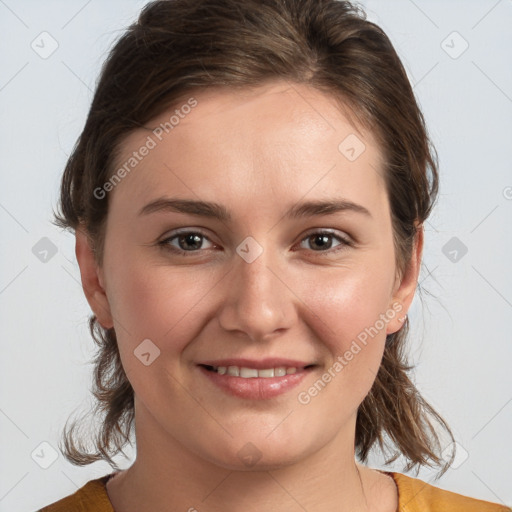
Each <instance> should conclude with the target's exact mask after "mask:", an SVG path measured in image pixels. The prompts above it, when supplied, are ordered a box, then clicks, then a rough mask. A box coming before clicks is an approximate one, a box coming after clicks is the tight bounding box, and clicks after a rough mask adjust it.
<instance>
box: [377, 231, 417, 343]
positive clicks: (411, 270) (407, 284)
mask: <svg viewBox="0 0 512 512" xmlns="http://www.w3.org/2000/svg"><path fill="white" fill-rule="evenodd" d="M422 254H423V225H422V224H419V225H417V226H416V239H415V243H414V246H413V250H412V253H411V259H410V260H409V263H408V265H407V268H406V269H405V272H404V275H403V276H402V280H401V282H400V285H399V287H398V289H397V290H396V291H395V293H394V294H393V298H392V301H391V303H390V306H389V307H390V308H392V309H394V310H395V311H397V304H400V306H399V307H400V310H399V311H398V312H397V314H396V316H395V317H394V318H393V320H391V321H390V322H389V323H388V325H387V329H386V334H392V333H394V332H396V331H398V330H399V329H401V327H402V326H403V324H404V322H405V319H406V316H407V312H408V311H409V307H410V306H411V303H412V301H413V299H414V294H415V292H416V287H417V284H418V276H419V273H420V269H421V258H422ZM393 304H395V306H394V307H393V306H392V305H393Z"/></svg>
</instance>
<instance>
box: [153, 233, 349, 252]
mask: <svg viewBox="0 0 512 512" xmlns="http://www.w3.org/2000/svg"><path fill="white" fill-rule="evenodd" d="M183 235H199V236H200V237H202V238H203V239H206V240H208V241H209V242H211V240H210V239H209V238H208V237H207V236H206V235H204V234H203V233H201V231H180V232H178V233H176V234H174V235H172V236H170V237H167V238H165V239H164V240H161V241H160V242H158V245H159V246H160V247H161V248H162V249H164V250H167V251H170V252H172V253H174V254H177V255H178V256H185V257H187V256H193V255H195V254H197V253H199V252H201V249H198V250H192V251H185V250H183V249H178V248H176V247H173V246H171V245H170V242H171V240H174V239H175V238H178V237H180V236H183ZM314 235H327V236H330V237H333V238H335V239H337V240H338V241H340V242H341V244H340V246H338V247H335V248H334V249H328V250H326V251H313V250H312V252H315V253H318V254H327V255H330V254H333V253H337V252H339V251H342V250H345V249H346V248H347V247H353V246H354V243H353V242H352V241H351V240H349V239H348V238H346V237H342V236H340V235H335V234H334V233H332V232H330V231H325V230H318V231H312V232H310V233H308V234H307V235H306V236H305V237H304V238H302V239H301V241H300V242H299V243H302V242H304V241H306V240H308V239H309V238H311V237H312V236H314ZM211 243H213V242H211Z"/></svg>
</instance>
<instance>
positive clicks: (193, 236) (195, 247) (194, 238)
mask: <svg viewBox="0 0 512 512" xmlns="http://www.w3.org/2000/svg"><path fill="white" fill-rule="evenodd" d="M204 240H208V241H209V242H210V243H211V244H212V242H211V241H210V240H209V239H208V237H206V236H205V235H204V234H203V233H201V232H200V231H181V232H179V233H177V234H175V235H173V236H170V237H168V238H165V239H164V240H161V241H160V242H158V245H160V246H162V247H163V248H164V249H168V250H170V251H172V252H175V253H177V254H182V255H183V256H189V255H190V253H196V252H199V250H200V249H204V247H202V245H203V241H204ZM173 243H174V245H173ZM213 245H214V244H212V246H213Z"/></svg>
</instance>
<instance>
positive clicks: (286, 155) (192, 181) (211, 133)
mask: <svg viewBox="0 0 512 512" xmlns="http://www.w3.org/2000/svg"><path fill="white" fill-rule="evenodd" d="M145 145H146V146H148V147H150V149H149V150H146V151H144V153H145V156H143V157H142V158H141V157H140V155H139V158H138V160H137V162H136V165H135V166H134V167H133V169H130V171H129V172H127V173H124V174H125V175H126V177H125V178H123V183H122V184H121V185H120V186H117V187H116V188H115V189H114V190H113V191H112V193H114V195H116V194H118V193H119V191H120V190H121V189H125V194H128V195H130V196H132V199H135V196H136V197H138V198H141V197H143V196H145V197H146V198H147V196H149V195H151V194H153V195H154V194H155V193H156V192H159V191H160V192H162V190H160V189H161V188H162V184H164V183H166V184H168V185H169V186H171V188H172V189H173V190H176V189H180V190H184V191H185V190H187V184H188V185H189V186H188V190H187V192H188V195H190V192H191V191H193V192H194V194H196V195H201V194H209V193H212V192H213V191H214V190H217V192H218V193H223V192H224V193H227V191H226V187H229V189H230V190H232V191H233V192H235V191H236V190H238V191H239V192H240V193H245V194H248V193H249V192H250V193H251V194H252V195H257V194H268V191H269V190H272V189H278V188H281V189H282V187H283V186H286V188H287V190H289V191H290V192H291V193H296V194H298V195H301V196H302V195H304V194H305V193H306V192H307V189H311V188H312V187H315V188H316V189H317V191H318V192H321V193H323V192H322V190H325V191H328V190H329V188H331V187H332V186H333V184H334V183H336V184H337V185H341V184H343V185H344V186H345V187H346V188H347V189H350V188H357V187H359V188H360V187H361V184H362V182H364V181H365V180H366V186H367V187H369V188H372V187H374V188H375V187H376V186H377V185H378V186H379V187H381V188H382V180H381V168H382V162H381V152H380V151H379V148H378V145H377V143H376V139H375V138H374V137H373V136H372V134H371V133H369V132H368V131H364V130H363V129H361V128H358V127H357V126H355V125H354V124H353V122H352V117H351V118H350V119H349V118H348V117H347V116H346V115H345V112H344V111H343V110H341V109H340V103H339V101H337V100H336V98H335V97H334V96H333V95H329V94H326V93H324V92H321V91H319V90H317V89H315V88H312V87H310V86H306V85H303V84H291V83H288V82H283V81H277V82H273V83H268V84H266V85H262V86H258V87H252V88H245V89H233V88H215V89H207V90H202V91H199V92H194V93H193V94H190V95H184V96H183V97H182V98H181V99H180V100H179V101H177V102H176V103H175V104H174V105H173V107H172V108H169V109H167V110H166V111H165V112H162V113H161V114H159V115H158V116H156V117H155V118H154V119H152V120H151V121H150V122H149V123H147V125H146V129H141V130H137V131H135V132H133V133H131V134H130V135H129V136H128V137H126V138H125V140H124V141H123V142H122V144H121V145H120V153H119V155H118V158H117V159H116V162H115V169H117V168H120V167H121V166H123V165H125V164H126V162H127V161H128V159H130V157H131V155H132V154H133V153H134V152H138V153H140V151H138V150H139V149H142V148H143V146H145ZM125 167H126V165H125ZM340 180H341V181H340ZM342 182H343V183H342ZM244 183H245V184H250V185H251V187H249V188H247V189H246V188H244V187H243V186H242V185H243V184H244ZM315 183H317V185H315Z"/></svg>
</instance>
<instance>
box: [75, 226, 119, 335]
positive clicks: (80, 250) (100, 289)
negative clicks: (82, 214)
mask: <svg viewBox="0 0 512 512" xmlns="http://www.w3.org/2000/svg"><path fill="white" fill-rule="evenodd" d="M75 237H76V243H75V254H76V259H77V261H78V266H79V267H80V275H81V277H82V288H83V289H84V293H85V297H86V298H87V302H88V303H89V306H91V309H92V311H93V312H94V314H95V315H96V318H97V319H98V322H99V323H100V324H101V326H102V327H104V328H105V329H110V328H111V327H113V326H114V322H113V319H112V314H111V311H110V304H109V302H108V298H107V294H106V292H105V289H104V279H103V272H102V269H101V268H100V267H99V266H98V264H97V263H96V260H95V257H94V251H93V249H92V244H91V242H90V238H89V235H88V234H87V231H86V230H85V228H84V227H82V226H80V227H79V228H77V229H76V230H75Z"/></svg>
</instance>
